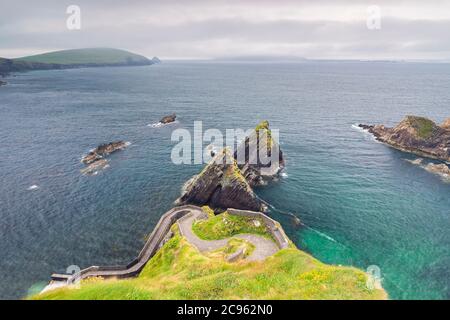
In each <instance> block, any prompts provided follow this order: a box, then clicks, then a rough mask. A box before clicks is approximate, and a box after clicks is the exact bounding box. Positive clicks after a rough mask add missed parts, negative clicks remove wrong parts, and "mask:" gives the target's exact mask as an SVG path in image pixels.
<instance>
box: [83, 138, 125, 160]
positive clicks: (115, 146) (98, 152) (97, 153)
mask: <svg viewBox="0 0 450 320" xmlns="http://www.w3.org/2000/svg"><path fill="white" fill-rule="evenodd" d="M127 146H128V144H127V143H126V142H125V141H114V142H110V143H105V144H101V145H99V146H98V147H97V148H95V149H94V150H92V151H90V152H89V153H88V154H87V155H86V156H84V157H83V159H81V162H83V163H84V164H91V163H93V162H95V161H98V160H100V159H102V158H103V157H105V156H107V155H109V154H111V153H113V152H116V151H118V150H122V149H125V148H126V147H127Z"/></svg>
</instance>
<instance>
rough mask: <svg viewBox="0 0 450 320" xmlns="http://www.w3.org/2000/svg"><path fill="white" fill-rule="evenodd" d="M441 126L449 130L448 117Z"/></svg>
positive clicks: (449, 121) (449, 119)
mask: <svg viewBox="0 0 450 320" xmlns="http://www.w3.org/2000/svg"><path fill="white" fill-rule="evenodd" d="M441 128H444V129H446V130H450V118H447V119H446V120H445V121H444V122H443V123H442V124H441Z"/></svg>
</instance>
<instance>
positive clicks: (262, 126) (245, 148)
mask: <svg viewBox="0 0 450 320" xmlns="http://www.w3.org/2000/svg"><path fill="white" fill-rule="evenodd" d="M265 146H267V159H261V157H260V155H261V154H262V155H264V154H266V152H265V150H264V149H263V150H261V149H262V148H264V147H265ZM277 154H278V156H276V155H277ZM272 155H273V156H274V158H275V159H272ZM234 158H235V159H236V160H237V161H238V165H239V168H240V169H241V171H242V174H243V175H244V177H245V178H246V179H247V181H248V183H249V184H250V185H251V186H253V187H255V186H261V185H265V184H266V183H267V181H268V180H272V179H274V178H276V177H277V176H278V174H279V173H280V172H281V170H282V169H283V168H284V166H285V161H284V158H283V152H282V151H281V149H280V146H279V145H278V143H277V142H276V141H275V140H274V139H272V132H271V130H270V128H269V122H268V121H262V122H261V123H259V124H258V125H257V126H256V128H255V130H254V131H253V132H252V133H251V134H250V135H249V136H248V137H246V138H245V140H244V141H243V142H242V143H241V144H240V145H239V146H238V148H237V150H236V152H235V153H234ZM272 160H275V161H272Z"/></svg>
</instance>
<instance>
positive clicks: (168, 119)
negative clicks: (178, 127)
mask: <svg viewBox="0 0 450 320" xmlns="http://www.w3.org/2000/svg"><path fill="white" fill-rule="evenodd" d="M176 118H177V115H176V114H175V113H174V114H171V115H168V116H165V117H163V118H162V119H161V120H159V122H160V123H162V124H167V123H171V122H174V121H175V119H176Z"/></svg>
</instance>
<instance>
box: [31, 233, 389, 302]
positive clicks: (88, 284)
mask: <svg viewBox="0 0 450 320" xmlns="http://www.w3.org/2000/svg"><path fill="white" fill-rule="evenodd" d="M173 230H174V232H175V236H174V237H173V238H172V239H171V240H169V241H168V242H167V243H166V244H165V245H164V246H163V248H162V249H161V250H160V251H159V252H158V253H157V254H156V255H155V256H154V257H153V258H152V259H151V260H150V261H149V262H148V263H147V265H146V266H145V268H144V270H143V271H142V272H141V274H140V275H139V277H137V278H134V279H128V280H100V279H90V280H86V281H84V282H83V283H82V285H81V288H80V289H70V288H62V289H56V290H53V291H50V292H47V293H44V294H42V295H37V296H34V297H32V298H33V299H383V298H386V294H385V292H384V291H383V290H369V289H367V288H366V279H367V276H366V274H365V273H364V272H362V271H360V270H358V269H355V268H351V267H337V266H330V265H326V264H323V263H321V262H320V261H318V260H316V259H314V258H313V257H311V256H310V255H308V254H306V253H304V252H302V251H300V250H298V249H296V248H295V247H294V246H291V247H289V248H287V249H283V250H281V251H279V252H278V253H276V254H275V255H274V256H272V257H269V258H268V259H266V260H265V261H264V262H251V263H247V262H245V261H240V262H235V263H228V262H226V261H225V259H224V257H225V254H227V253H229V252H230V251H231V252H232V251H234V248H235V247H236V246H240V245H241V243H231V244H230V245H229V246H227V247H226V248H224V250H223V251H224V252H222V254H221V252H217V251H216V252H213V253H210V254H208V255H203V254H201V253H200V252H198V250H197V249H196V248H195V247H193V246H192V245H190V244H189V243H188V242H187V241H186V240H185V238H183V237H181V235H180V234H179V233H178V231H177V229H176V228H173Z"/></svg>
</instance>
